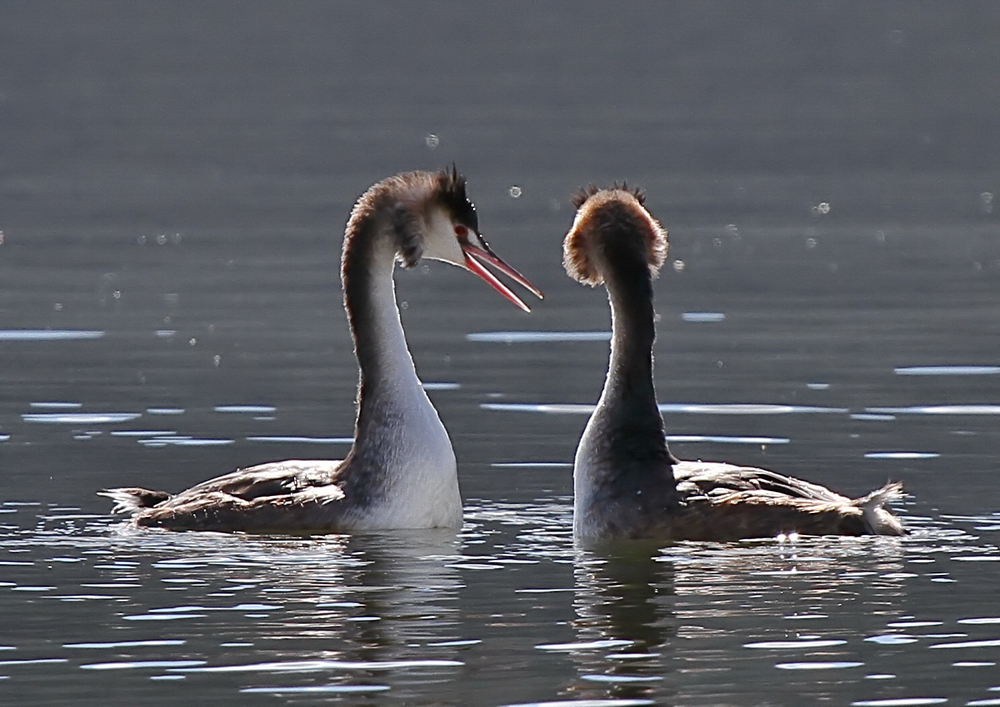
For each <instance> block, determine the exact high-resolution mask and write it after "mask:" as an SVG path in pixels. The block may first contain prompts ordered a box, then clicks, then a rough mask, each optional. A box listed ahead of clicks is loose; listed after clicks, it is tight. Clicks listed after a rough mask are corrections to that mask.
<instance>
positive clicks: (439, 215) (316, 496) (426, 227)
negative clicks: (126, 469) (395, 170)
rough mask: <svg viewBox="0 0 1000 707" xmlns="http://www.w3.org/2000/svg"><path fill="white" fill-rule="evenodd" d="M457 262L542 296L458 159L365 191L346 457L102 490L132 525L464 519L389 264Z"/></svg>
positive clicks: (281, 528) (344, 526) (254, 528)
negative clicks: (486, 213)
mask: <svg viewBox="0 0 1000 707" xmlns="http://www.w3.org/2000/svg"><path fill="white" fill-rule="evenodd" d="M421 258H430V259H435V260H442V261H445V262H449V263H452V264H455V265H458V266H459V267H462V268H465V269H467V270H470V271H472V272H474V273H475V274H477V275H479V276H480V277H482V278H483V279H485V280H486V281H487V282H488V283H489V284H490V285H491V286H492V287H494V288H495V289H496V290H497V291H499V292H500V293H501V294H502V295H503V296H504V297H506V298H507V299H509V300H511V301H512V302H514V303H515V304H517V305H518V306H519V307H521V308H522V309H524V310H525V311H527V310H528V308H527V306H526V305H525V304H524V303H523V302H522V301H521V300H520V299H519V298H518V297H517V296H516V295H515V294H514V293H513V292H511V291H510V289H508V288H507V287H506V286H505V285H504V284H502V283H501V282H500V281H499V280H498V279H497V278H496V277H495V276H494V275H493V274H492V273H491V272H490V271H489V270H486V269H485V268H484V267H483V266H482V265H481V264H480V262H479V261H482V262H484V263H487V264H490V265H492V266H494V267H496V268H497V269H498V270H499V271H500V272H502V273H504V274H506V275H508V276H509V277H511V278H512V279H513V280H514V281H515V282H518V283H519V284H521V285H523V286H525V287H526V288H528V289H529V290H530V291H531V292H533V293H534V294H536V295H538V296H541V293H539V292H538V290H537V289H535V288H534V287H533V286H532V285H531V284H530V283H529V282H528V281H527V280H526V279H525V278H524V277H523V276H521V275H520V274H519V273H518V272H517V271H515V270H514V269H513V268H511V267H510V266H509V265H507V264H506V263H505V262H504V261H503V260H501V259H500V258H499V257H498V256H497V255H496V254H495V253H493V251H492V250H491V249H490V248H489V246H488V245H487V244H486V242H485V240H483V238H482V237H481V235H480V234H479V225H478V219H477V216H476V211H475V207H474V206H473V204H472V202H471V201H470V200H469V199H468V197H467V195H466V189H465V179H464V178H463V177H462V176H460V175H459V174H458V173H457V172H456V171H455V170H454V168H453V169H452V170H451V171H445V172H440V173H429V172H410V173H406V174H400V175H396V176H394V177H390V178H388V179H385V180H383V181H381V182H379V183H377V184H375V185H374V186H372V187H371V188H370V189H369V190H368V191H367V192H365V193H364V194H363V195H362V196H361V198H360V199H359V200H358V202H357V204H356V205H355V206H354V209H353V211H352V212H351V216H350V219H349V220H348V223H347V227H346V229H345V235H344V247H343V256H342V269H341V276H342V280H343V286H344V307H345V309H346V310H347V314H348V321H349V324H350V327H351V334H352V337H353V340H354V345H355V353H356V355H357V359H358V365H359V368H360V381H359V386H358V414H357V423H356V427H355V438H354V444H353V446H352V448H351V450H350V452H349V453H348V455H347V456H346V457H345V458H344V459H343V460H289V461H280V462H270V463H266V464H260V465H258V466H253V467H249V468H246V469H238V470H236V471H234V472H232V473H229V474H226V475H224V476H220V477H217V478H214V479H211V480H209V481H205V482H203V483H200V484H197V485H196V486H193V487H191V488H189V489H187V490H186V491H182V492H180V493H178V494H175V495H171V494H167V493H164V492H161V491H150V490H147V489H141V488H119V489H112V490H109V491H106V492H103V495H105V496H108V497H110V498H112V499H113V500H114V501H115V502H116V506H115V510H116V511H119V512H129V513H131V514H132V521H133V523H135V524H136V525H139V526H146V527H160V528H167V529H174V530H222V531H249V532H290V533H319V532H348V531H358V530H376V529H395V528H438V527H445V528H456V527H458V526H460V525H461V523H462V499H461V495H460V492H459V486H458V475H457V469H456V462H455V453H454V451H453V449H452V445H451V440H450V439H449V437H448V433H447V431H446V430H445V427H444V425H443V424H442V422H441V419H440V417H439V416H438V414H437V411H436V410H435V408H434V406H433V405H432V404H431V401H430V399H429V398H428V397H427V393H426V392H425V391H424V388H423V385H422V384H421V382H420V379H419V378H418V377H417V372H416V370H415V368H414V365H413V359H412V357H411V356H410V352H409V349H408V348H407V345H406V338H405V336H404V333H403V327H402V323H401V321H400V317H399V309H398V307H397V306H396V298H395V290H394V285H393V277H392V275H393V269H394V268H395V264H396V262H397V261H398V262H399V263H400V264H401V265H402V266H403V267H413V266H415V265H416V264H417V262H418V261H419V260H420V259H421Z"/></svg>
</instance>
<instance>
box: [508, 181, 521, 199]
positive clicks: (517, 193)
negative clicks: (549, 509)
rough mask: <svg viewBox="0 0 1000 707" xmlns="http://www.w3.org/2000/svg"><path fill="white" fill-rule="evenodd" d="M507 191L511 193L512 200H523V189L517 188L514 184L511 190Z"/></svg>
mask: <svg viewBox="0 0 1000 707" xmlns="http://www.w3.org/2000/svg"><path fill="white" fill-rule="evenodd" d="M507 191H508V192H509V193H510V198H511V199H520V198H521V187H519V186H517V185H516V184H514V185H513V186H511V188H510V189H508V190H507Z"/></svg>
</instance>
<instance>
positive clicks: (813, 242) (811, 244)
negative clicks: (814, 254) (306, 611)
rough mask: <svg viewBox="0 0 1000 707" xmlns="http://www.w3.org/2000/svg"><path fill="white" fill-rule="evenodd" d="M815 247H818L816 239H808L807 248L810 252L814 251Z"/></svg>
mask: <svg viewBox="0 0 1000 707" xmlns="http://www.w3.org/2000/svg"><path fill="white" fill-rule="evenodd" d="M815 247H816V239H815V238H806V248H809V249H810V250H812V249H813V248H815Z"/></svg>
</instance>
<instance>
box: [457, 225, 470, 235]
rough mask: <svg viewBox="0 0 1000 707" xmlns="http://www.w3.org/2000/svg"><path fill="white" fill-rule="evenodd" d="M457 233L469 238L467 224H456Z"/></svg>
mask: <svg viewBox="0 0 1000 707" xmlns="http://www.w3.org/2000/svg"><path fill="white" fill-rule="evenodd" d="M455 235H456V236H458V237H459V238H468V237H469V229H468V228H466V227H465V226H455Z"/></svg>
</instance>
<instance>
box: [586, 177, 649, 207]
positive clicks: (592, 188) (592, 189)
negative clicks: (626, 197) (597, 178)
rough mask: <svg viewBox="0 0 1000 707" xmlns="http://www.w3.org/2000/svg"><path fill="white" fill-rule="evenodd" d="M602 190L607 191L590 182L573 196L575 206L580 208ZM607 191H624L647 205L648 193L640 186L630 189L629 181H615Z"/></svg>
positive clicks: (640, 203)
mask: <svg viewBox="0 0 1000 707" xmlns="http://www.w3.org/2000/svg"><path fill="white" fill-rule="evenodd" d="M600 191H605V190H603V189H601V188H600V187H599V186H597V185H596V184H588V185H587V186H585V187H583V188H581V189H580V190H579V191H577V192H576V194H574V195H573V198H572V200H571V201H572V203H573V206H574V207H575V208H577V209H579V208H580V207H581V206H583V205H584V204H585V203H586V201H587V199H589V198H590V197H592V196H593V195H594V194H596V193H598V192H600ZM607 191H623V192H625V193H627V194H631V195H632V196H634V197H635V200H636V201H638V202H639V206H645V205H646V193H645V192H644V191H643V190H642V189H640V188H639V187H636V188H634V189H629V188H628V182H624V181H623V182H622V183H621V184H619V183H618V182H613V183H612V184H611V187H610V188H609V189H607Z"/></svg>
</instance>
